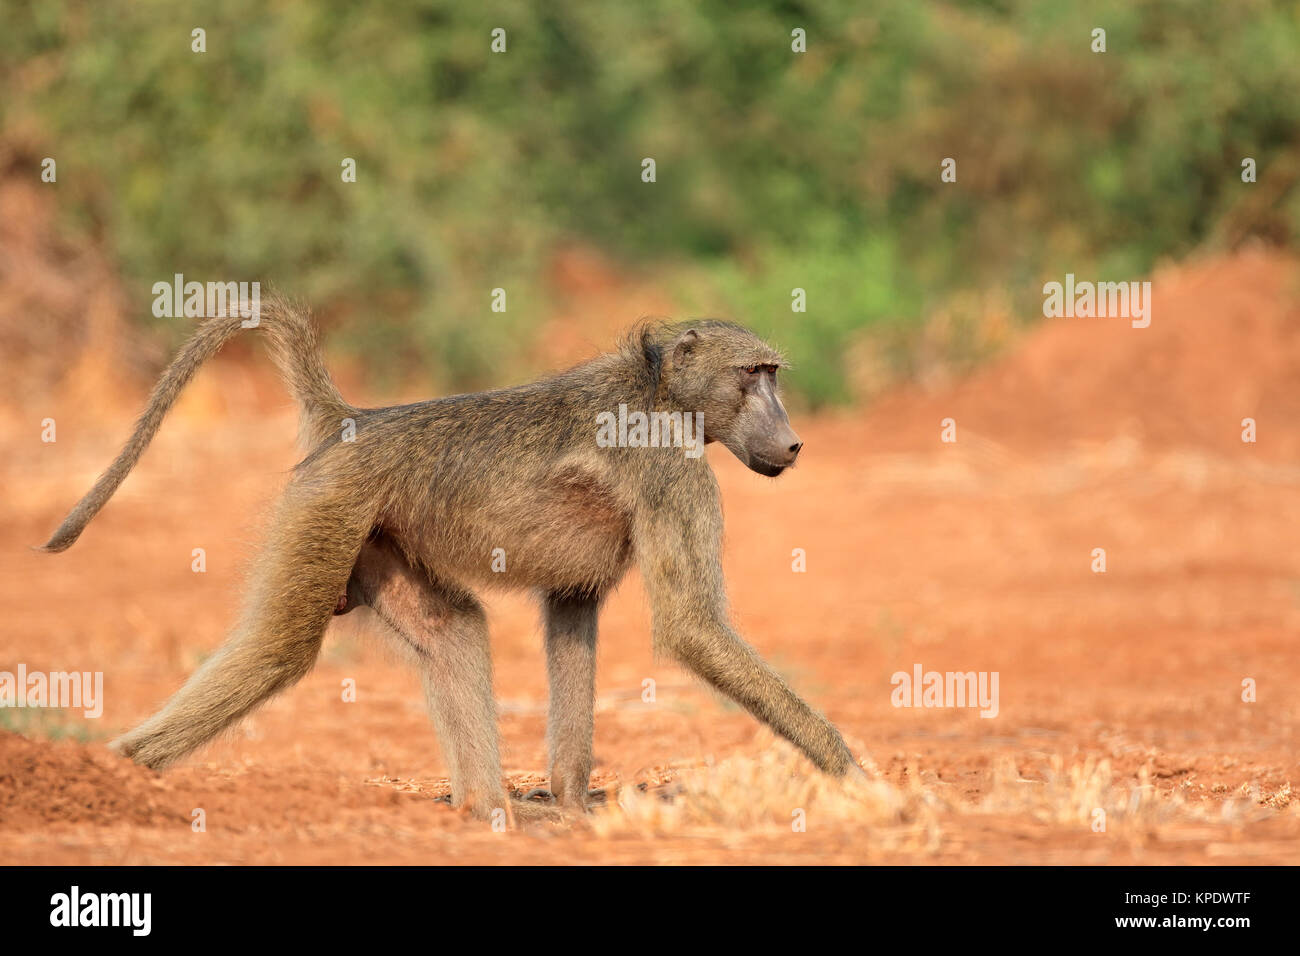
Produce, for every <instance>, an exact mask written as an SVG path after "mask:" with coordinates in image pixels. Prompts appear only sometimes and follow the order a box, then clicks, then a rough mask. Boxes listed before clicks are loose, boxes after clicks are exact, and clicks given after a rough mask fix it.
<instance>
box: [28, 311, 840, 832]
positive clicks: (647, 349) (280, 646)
mask: <svg viewBox="0 0 1300 956" xmlns="http://www.w3.org/2000/svg"><path fill="white" fill-rule="evenodd" d="M240 327H241V320H240V318H239V317H238V316H237V315H235V314H233V313H232V314H229V315H222V316H218V317H216V318H209V319H206V320H205V321H203V322H202V323H201V324H200V326H199V327H198V329H197V331H196V332H195V333H194V335H193V336H192V337H191V338H190V339H189V341H188V342H187V343H186V344H185V345H184V346H183V347H182V349H181V351H180V353H179V354H178V355H177V357H176V358H175V359H174V360H173V361H172V363H171V364H170V366H168V368H167V370H166V371H165V372H164V373H163V375H162V378H161V379H160V380H159V382H158V383H157V385H156V386H155V387H154V390H153V392H152V394H151V395H150V398H149V402H148V405H147V406H146V408H145V411H144V414H143V415H142V416H141V418H140V420H139V422H138V423H137V425H136V428H135V432H134V434H133V435H132V436H131V438H130V440H129V441H128V442H127V444H126V446H125V447H124V448H123V450H122V452H121V454H119V455H118V457H117V459H116V460H115V461H114V462H113V463H112V465H111V466H110V467H109V468H108V470H107V471H106V472H105V473H104V474H103V475H102V476H101V477H100V478H99V480H98V481H97V482H96V484H95V486H94V487H93V488H92V489H91V490H90V492H89V493H87V495H86V496H85V498H83V499H82V500H81V502H80V503H79V504H78V505H77V506H76V507H75V508H74V509H73V510H72V512H71V513H70V514H69V515H68V517H67V518H66V519H65V520H64V522H63V524H62V525H61V526H60V527H59V528H58V530H57V531H55V532H54V535H53V536H52V537H51V538H50V540H49V542H48V543H47V544H46V545H45V546H44V548H43V550H46V551H62V550H64V549H66V548H68V547H69V546H70V545H71V544H72V543H73V542H74V541H76V539H77V537H78V536H79V535H80V534H81V532H82V530H83V529H84V528H85V526H86V524H87V523H88V522H89V521H90V519H91V518H93V517H94V516H95V514H96V513H97V512H98V511H99V510H100V508H102V507H103V506H104V503H105V502H106V501H107V500H108V499H109V497H110V496H111V495H112V494H113V492H114V491H115V490H116V489H117V487H118V485H120V484H121V483H122V480H123V479H124V478H125V477H126V475H127V473H128V472H129V471H130V470H131V468H132V466H134V465H135V463H136V461H137V460H138V459H139V457H140V455H141V453H142V452H143V451H144V449H145V447H146V446H147V445H148V444H149V441H150V439H152V438H153V436H154V434H155V433H156V432H157V430H158V427H159V425H160V424H161V423H162V420H163V417H164V415H165V414H166V413H167V411H168V409H170V408H171V406H172V404H173V403H174V402H175V400H176V397H177V395H178V393H179V392H180V391H181V389H182V388H183V387H184V386H185V384H186V383H187V382H188V381H189V380H190V378H191V377H192V376H193V375H194V373H195V371H196V370H197V369H198V367H199V366H200V365H201V364H202V363H203V362H204V361H205V360H206V359H208V358H210V357H211V356H212V355H214V354H215V353H216V352H217V351H218V350H219V349H220V348H221V346H222V345H223V344H224V343H225V342H226V341H227V340H229V339H230V338H232V337H233V336H234V335H235V334H236V332H238V331H239V329H240ZM257 328H258V329H259V330H260V331H262V332H264V333H266V335H267V338H268V341H269V344H270V350H271V354H272V357H273V358H274V360H275V362H276V364H277V366H278V368H279V371H280V373H281V374H282V376H283V377H284V379H285V380H286V382H287V384H288V387H289V389H290V391H291V392H292V394H293V397H294V398H295V399H296V401H297V403H298V405H299V406H300V409H301V418H300V424H301V428H300V431H301V434H300V438H301V440H302V443H303V445H304V447H305V457H304V458H303V459H302V460H301V461H300V462H299V464H298V465H297V466H296V467H295V468H294V470H293V472H292V475H291V478H290V480H289V482H288V485H287V487H286V489H285V491H284V493H283V495H282V496H281V498H280V500H279V502H278V504H277V506H276V508H275V511H274V513H273V517H272V522H271V527H270V531H269V537H268V541H267V543H266V545H265V547H264V548H263V550H262V553H261V555H260V557H259V558H258V560H257V564H256V565H255V566H254V569H253V573H252V574H251V576H250V584H249V587H248V591H247V597H246V600H245V604H244V607H243V610H242V614H241V617H240V619H239V622H238V624H237V625H236V627H235V629H234V631H233V633H232V635H231V637H230V638H229V639H228V640H227V642H226V643H225V644H224V645H223V646H222V647H221V648H220V649H219V650H217V651H216V652H215V653H214V654H213V655H212V656H211V657H209V658H208V659H207V661H205V662H204V663H203V665H202V666H201V667H200V668H199V669H198V670H197V671H196V672H195V673H194V674H193V675H192V676H191V677H190V678H189V680H188V681H187V682H186V683H185V684H184V685H183V686H182V687H181V688H180V690H179V691H177V692H176V693H175V695H174V696H173V697H172V698H171V699H170V700H169V701H167V703H166V704H165V705H164V706H163V708H162V709H161V710H160V711H159V712H158V713H156V714H155V715H154V716H152V717H150V718H149V719H148V720H146V721H145V722H144V723H142V724H140V725H139V726H138V727H136V728H134V729H133V730H131V731H129V732H127V733H126V734H124V735H123V736H122V737H120V738H118V739H117V740H115V741H114V742H113V746H114V747H115V749H117V750H118V751H119V752H120V753H122V754H124V755H126V756H129V757H131V758H132V759H134V760H136V761H137V762H139V763H141V764H145V765H147V766H149V767H153V768H155V769H157V768H163V767H166V766H168V765H170V764H172V763H175V762H176V761H177V760H180V759H181V758H182V757H184V756H185V755H186V754H188V753H190V752H191V751H192V750H194V749H195V748H197V747H199V746H200V745H202V744H204V743H205V742H207V741H209V740H210V739H212V738H213V737H214V736H215V735H217V734H218V733H220V732H221V731H222V730H224V729H226V728H228V727H230V726H231V725H232V724H233V723H234V722H235V721H237V720H238V719H239V718H241V717H242V716H243V715H245V714H247V713H248V712H249V711H251V710H252V709H253V708H254V707H256V706H257V705H258V704H260V703H262V702H263V701H265V700H266V699H267V698H269V697H270V696H271V695H272V694H274V693H275V692H277V691H279V690H282V689H283V688H285V687H287V686H289V685H290V684H292V683H294V682H295V681H296V680H298V679H299V678H301V677H302V676H303V675H304V674H306V673H307V671H308V670H310V669H311V667H312V666H313V664H314V663H315V660H316V657H317V653H318V651H319V650H320V647H321V642H322V639H323V636H324V633H325V629H326V625H327V624H328V623H329V620H330V617H331V616H332V615H336V614H345V613H347V612H348V611H350V610H352V609H353V608H355V607H361V606H366V607H369V608H371V609H372V610H373V611H374V612H375V613H376V614H377V615H378V616H379V618H380V619H382V621H383V622H384V623H385V624H387V626H388V628H390V629H391V631H392V632H393V633H394V634H395V635H396V637H397V639H398V642H399V643H400V644H401V645H402V646H404V647H405V648H407V649H408V650H409V652H410V654H411V656H412V657H413V658H414V659H415V660H416V661H417V663H418V666H419V668H420V671H421V674H422V677H423V683H424V688H425V694H426V697H427V702H428V708H429V712H430V715H431V718H432V721H433V723H434V725H435V728H436V730H437V734H438V736H439V738H440V740H441V743H442V747H443V750H444V754H445V756H446V760H447V763H448V766H449V769H450V773H451V788H452V802H453V804H455V805H458V806H463V807H466V808H468V809H469V810H471V811H472V812H473V813H475V814H476V815H480V816H483V815H488V814H490V813H491V811H492V809H493V808H496V807H503V806H506V805H507V804H506V799H507V797H506V793H505V788H504V785H503V779H502V773H501V763H500V757H499V755H498V743H497V722H496V705H495V701H494V699H493V696H492V665H491V660H490V658H489V651H488V630H487V623H486V620H485V617H484V613H483V608H482V606H481V605H480V604H479V601H478V599H477V598H476V597H475V594H474V590H475V588H478V587H481V586H484V585H496V586H505V587H510V588H525V589H529V590H531V591H533V592H535V593H536V594H537V595H538V596H539V598H540V602H541V606H542V614H543V619H544V631H545V648H546V668H547V674H548V678H549V683H550V703H549V712H548V731H547V737H548V746H549V752H550V768H549V770H550V781H551V782H550V786H551V791H552V792H553V793H554V795H555V798H556V800H557V802H558V803H559V804H560V805H561V806H563V807H573V808H582V807H585V806H586V803H587V800H588V796H589V794H588V784H589V778H590V775H591V769H592V755H591V752H592V727H593V708H594V693H595V668H596V622H597V615H598V614H599V612H600V608H601V604H602V602H603V601H604V600H605V598H606V596H607V595H608V594H609V593H610V591H611V589H613V588H614V587H615V586H616V585H617V584H618V583H619V581H620V579H621V578H622V577H623V575H624V574H625V573H626V572H627V570H628V568H629V567H630V565H631V564H632V563H633V562H635V563H636V564H637V565H638V566H639V568H640V571H641V575H642V577H643V579H644V582H645V589H646V592H647V594H648V597H649V600H650V603H651V606H652V613H653V635H654V637H653V640H654V645H655V649H656V651H657V652H659V653H662V654H664V655H667V656H669V657H671V658H674V659H675V660H677V661H679V662H680V663H682V664H683V665H685V666H686V667H687V668H688V669H689V670H691V671H693V672H695V673H696V674H697V675H699V676H700V677H701V678H703V679H704V680H705V681H707V682H708V683H709V684H711V685H713V686H714V687H715V688H717V689H718V690H719V691H721V692H722V693H724V694H726V695H727V696H729V697H731V698H732V699H733V700H735V701H737V702H738V703H740V704H741V705H742V706H744V707H745V708H746V709H748V710H749V711H750V713H752V714H753V715H754V716H755V717H757V718H758V719H759V720H762V721H764V722H765V723H767V724H768V725H770V726H771V727H772V728H773V730H775V731H776V732H777V733H779V734H781V735H782V736H784V737H786V738H787V739H789V740H790V741H791V742H792V743H794V744H795V745H796V746H797V747H798V748H799V749H800V750H802V751H803V752H804V753H805V754H807V756H808V757H809V758H810V759H811V760H812V761H813V763H814V764H816V765H817V766H818V767H819V768H820V769H821V770H823V771H824V772H826V773H828V774H831V775H834V776H839V777H844V776H846V775H849V776H852V777H853V778H854V779H855V780H861V779H865V775H864V774H863V773H862V770H861V769H860V768H859V767H858V765H857V763H856V762H855V761H854V759H853V755H852V754H851V753H850V752H849V749H848V747H847V746H845V743H844V741H843V739H842V738H841V736H840V734H839V732H838V731H837V730H836V729H835V727H834V726H832V725H831V723H830V722H829V721H828V720H827V719H826V718H825V717H824V716H822V715H821V714H820V713H818V712H817V711H816V710H814V709H813V708H812V707H810V706H809V705H808V704H806V703H805V702H804V701H803V700H802V699H801V698H800V697H799V696H798V695H797V694H795V692H794V691H793V690H791V689H790V687H789V686H788V685H787V684H786V682H785V681H784V680H782V678H781V677H780V676H778V675H777V673H776V672H775V671H773V670H772V668H771V667H769V666H768V665H767V664H766V663H765V662H764V661H763V660H762V659H761V658H760V657H759V655H758V654H757V653H756V652H755V651H754V649H753V648H752V647H750V645H749V644H747V643H746V642H745V641H744V640H743V639H742V638H741V637H740V636H738V635H737V634H736V632H735V631H734V630H733V629H732V627H731V624H730V623H729V620H728V613H727V601H726V594H725V588H724V583H723V576H722V566H721V563H720V550H721V537H722V509H721V503H720V499H719V492H718V486H717V482H716V480H715V478H714V475H713V472H712V470H711V469H710V467H709V465H708V462H707V459H706V458H704V457H701V456H699V455H698V454H696V455H694V456H692V455H688V454H685V453H684V452H683V449H682V448H680V447H671V445H669V446H668V447H663V445H664V444H668V443H661V445H660V447H627V446H628V445H630V444H631V443H630V442H627V443H624V444H623V445H621V446H617V445H616V446H614V447H601V445H600V444H598V443H597V441H596V424H595V423H596V421H597V418H598V416H599V415H600V414H601V413H617V411H618V410H619V407H620V406H621V405H625V406H627V408H629V409H633V410H642V411H660V412H670V413H671V412H678V413H700V414H701V415H702V419H696V420H698V421H702V424H703V429H704V436H703V440H704V441H706V442H714V441H716V442H721V443H722V444H723V445H725V446H726V447H727V448H728V449H729V450H730V451H731V452H732V453H733V454H735V456H736V457H737V458H739V459H740V460H741V461H742V462H743V463H744V464H745V465H747V466H748V467H749V468H750V469H752V470H753V471H756V472H758V473H759V474H761V475H767V476H772V477H774V476H776V475H779V474H781V472H783V471H784V470H785V469H786V468H788V467H790V466H791V465H793V464H794V463H795V459H796V457H797V456H798V454H799V451H800V448H801V447H802V443H801V442H800V440H799V438H798V437H797V436H796V435H795V433H794V431H793V430H792V429H791V427H790V422H789V419H788V417H787V415H786V411H785V408H784V407H783V406H782V404H781V400H780V398H779V397H778V394H777V385H776V373H777V370H778V369H779V368H781V367H782V366H783V365H784V364H785V363H784V362H783V360H782V357H781V355H780V354H779V353H778V352H777V351H776V350H774V349H773V348H771V347H769V346H768V345H767V344H765V343H764V342H763V341H762V340H760V339H759V338H758V337H757V336H755V335H754V334H753V333H751V332H749V331H747V330H746V329H744V328H742V327H741V326H739V325H735V324H732V323H729V322H723V321H719V320H704V321H698V322H690V323H682V324H667V323H649V322H646V323H642V324H641V325H640V326H639V327H637V328H636V329H635V330H634V331H633V332H632V333H631V334H629V335H628V336H627V337H626V339H625V340H624V341H623V342H622V343H621V345H620V347H619V348H618V349H617V350H616V351H614V352H612V353H609V354H605V355H601V356H599V357H597V358H594V359H592V360H590V361H588V362H586V363H584V364H581V365H578V366H577V367H575V368H572V369H569V370H568V371H565V372H561V373H559V374H557V375H554V376H552V377H550V378H546V379H543V380H541V381H538V382H534V383H532V384H529V385H520V386H516V387H513V388H503V389H499V390H495V391H488V392H478V393H474V394H468V395H454V396H451V397H448V398H439V399H433V400H431V401H425V402H419V403H416V404H412V405H402V406H397V407H390V408H366V409H363V408H354V407H352V406H351V405H349V404H348V403H347V402H345V401H344V400H343V397H342V396H341V395H340V394H339V392H338V390H337V389H336V388H335V386H334V385H333V383H332V382H331V380H330V377H329V375H328V373H327V372H326V370H325V366H324V364H323V361H322V358H321V354H320V350H319V347H318V345H317V340H316V333H315V329H314V326H313V323H312V321H311V319H310V317H309V316H308V314H307V313H306V312H305V310H303V309H302V308H300V307H298V306H296V305H294V304H293V303H291V302H289V301H288V300H286V299H284V298H282V297H279V296H273V297H269V298H268V299H266V300H264V301H263V302H262V303H261V317H260V324H259V325H258V326H257ZM347 420H350V422H349V421H347ZM345 423H346V426H350V427H352V428H354V429H355V435H354V437H353V436H349V437H350V438H351V439H352V440H344V438H343V436H344V432H345ZM496 549H501V551H499V552H498V551H497V550H496ZM494 554H496V555H502V554H503V555H504V562H503V564H502V562H496V563H495V566H494V561H493V555H494Z"/></svg>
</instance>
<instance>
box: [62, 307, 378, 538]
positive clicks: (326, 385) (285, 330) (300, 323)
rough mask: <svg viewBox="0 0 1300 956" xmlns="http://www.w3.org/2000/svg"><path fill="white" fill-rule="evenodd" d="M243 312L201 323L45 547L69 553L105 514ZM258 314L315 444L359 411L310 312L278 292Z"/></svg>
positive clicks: (231, 334)
mask: <svg viewBox="0 0 1300 956" xmlns="http://www.w3.org/2000/svg"><path fill="white" fill-rule="evenodd" d="M243 305H244V306H245V308H244V309H243V311H245V312H248V311H250V310H249V309H248V308H247V306H248V303H244V304H243ZM239 311H240V310H238V309H234V308H233V307H232V312H231V313H228V314H226V315H219V316H215V317H213V318H210V319H206V320H205V321H204V322H203V323H202V324H201V325H200V326H199V327H198V330H197V331H196V332H195V333H194V335H193V336H191V337H190V339H189V341H188V342H186V343H185V345H184V346H183V347H182V348H181V350H180V352H179V353H178V354H177V356H176V358H174V359H173V360H172V363H171V364H170V365H168V366H167V370H166V371H165V372H163V374H162V378H160V379H159V380H158V384H156V385H155V386H154V387H153V392H152V393H151V394H150V396H149V404H148V405H146V406H145V410H144V413H143V414H142V415H141V416H140V420H139V421H138V422H136V426H135V431H134V433H132V435H131V438H130V440H129V441H127V443H126V446H125V447H124V448H123V449H122V451H121V452H120V453H119V454H118V456H117V458H116V459H114V461H113V463H112V464H111V465H109V466H108V470H107V471H105V472H104V473H103V474H102V475H100V476H99V480H98V481H96V482H95V486H94V487H93V488H91V489H90V491H89V492H87V493H86V496H85V497H84V498H82V499H81V501H80V502H78V503H77V506H76V507H75V508H73V509H72V511H71V513H70V514H69V515H68V516H67V518H65V519H64V520H63V524H61V525H59V528H58V530H57V531H55V532H54V534H53V536H51V538H50V540H49V541H47V542H46V543H45V545H44V546H43V547H42V548H40V549H39V550H41V551H65V550H67V549H68V548H69V547H71V546H72V543H73V542H74V541H76V540H77V538H78V537H79V536H80V535H81V532H82V531H83V530H85V527H86V525H87V524H89V523H90V519H91V518H93V517H95V515H96V514H98V513H99V509H100V508H102V507H104V504H105V503H106V502H107V501H108V499H109V498H111V497H112V496H113V492H115V491H117V487H118V485H120V484H121V483H122V481H123V480H124V479H125V478H126V476H127V474H128V473H129V472H130V471H131V469H132V468H134V467H135V463H136V462H137V461H138V460H139V458H140V455H141V454H143V452H144V450H145V448H146V447H148V445H149V442H150V441H152V440H153V436H154V435H155V434H156V433H157V431H158V427H159V426H160V425H161V424H162V420H163V418H164V417H165V416H166V414H167V412H168V411H169V410H170V409H171V407H172V405H174V404H175V403H176V398H177V396H178V395H180V392H181V389H183V388H184V387H185V385H186V384H187V383H188V382H189V380H190V379H191V378H193V377H194V373H195V372H197V371H198V368H199V366H200V365H202V364H203V363H204V362H206V361H207V360H208V359H210V358H211V357H212V356H213V355H215V354H217V352H219V351H220V350H221V347H222V346H223V345H225V344H226V342H227V341H228V340H230V339H232V338H234V336H235V334H236V333H237V332H238V331H239V330H240V329H241V328H242V327H243V325H242V323H243V322H244V321H245V319H244V318H242V317H241V316H240V314H239ZM257 312H258V314H259V318H258V323H257V325H255V326H249V327H250V328H256V329H258V330H260V331H262V332H265V333H266V334H267V337H268V341H269V342H270V347H271V357H272V359H274V361H275V364H276V366H277V367H278V368H279V370H280V374H281V376H283V378H284V380H285V382H286V384H288V386H289V391H290V392H291V393H292V394H293V397H294V398H295V399H296V400H297V402H298V404H299V406H300V407H301V409H302V419H301V421H302V425H301V432H302V439H303V441H304V442H306V443H308V444H310V445H314V444H316V443H317V442H319V441H320V440H321V439H323V438H324V437H325V436H326V435H328V434H330V433H332V432H334V431H335V430H336V429H338V427H339V424H338V423H339V420H340V419H343V418H346V417H348V416H349V415H350V414H353V413H354V412H355V409H353V408H352V406H350V405H349V404H348V403H347V402H345V401H344V400H343V396H342V395H340V394H339V391H338V389H337V388H335V387H334V383H333V382H331V381H330V377H329V373H328V372H326V371H325V363H324V362H323V361H322V360H321V354H320V348H319V346H318V345H317V342H316V328H315V325H314V324H313V323H312V321H311V317H310V316H309V315H308V314H307V312H306V311H305V310H303V309H300V308H298V307H295V306H294V305H293V304H292V303H291V302H289V301H288V300H286V299H284V298H282V297H280V296H278V295H277V296H270V297H268V298H266V299H265V300H263V301H261V302H260V303H259V309H258V310H257ZM249 321H251V320H249Z"/></svg>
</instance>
